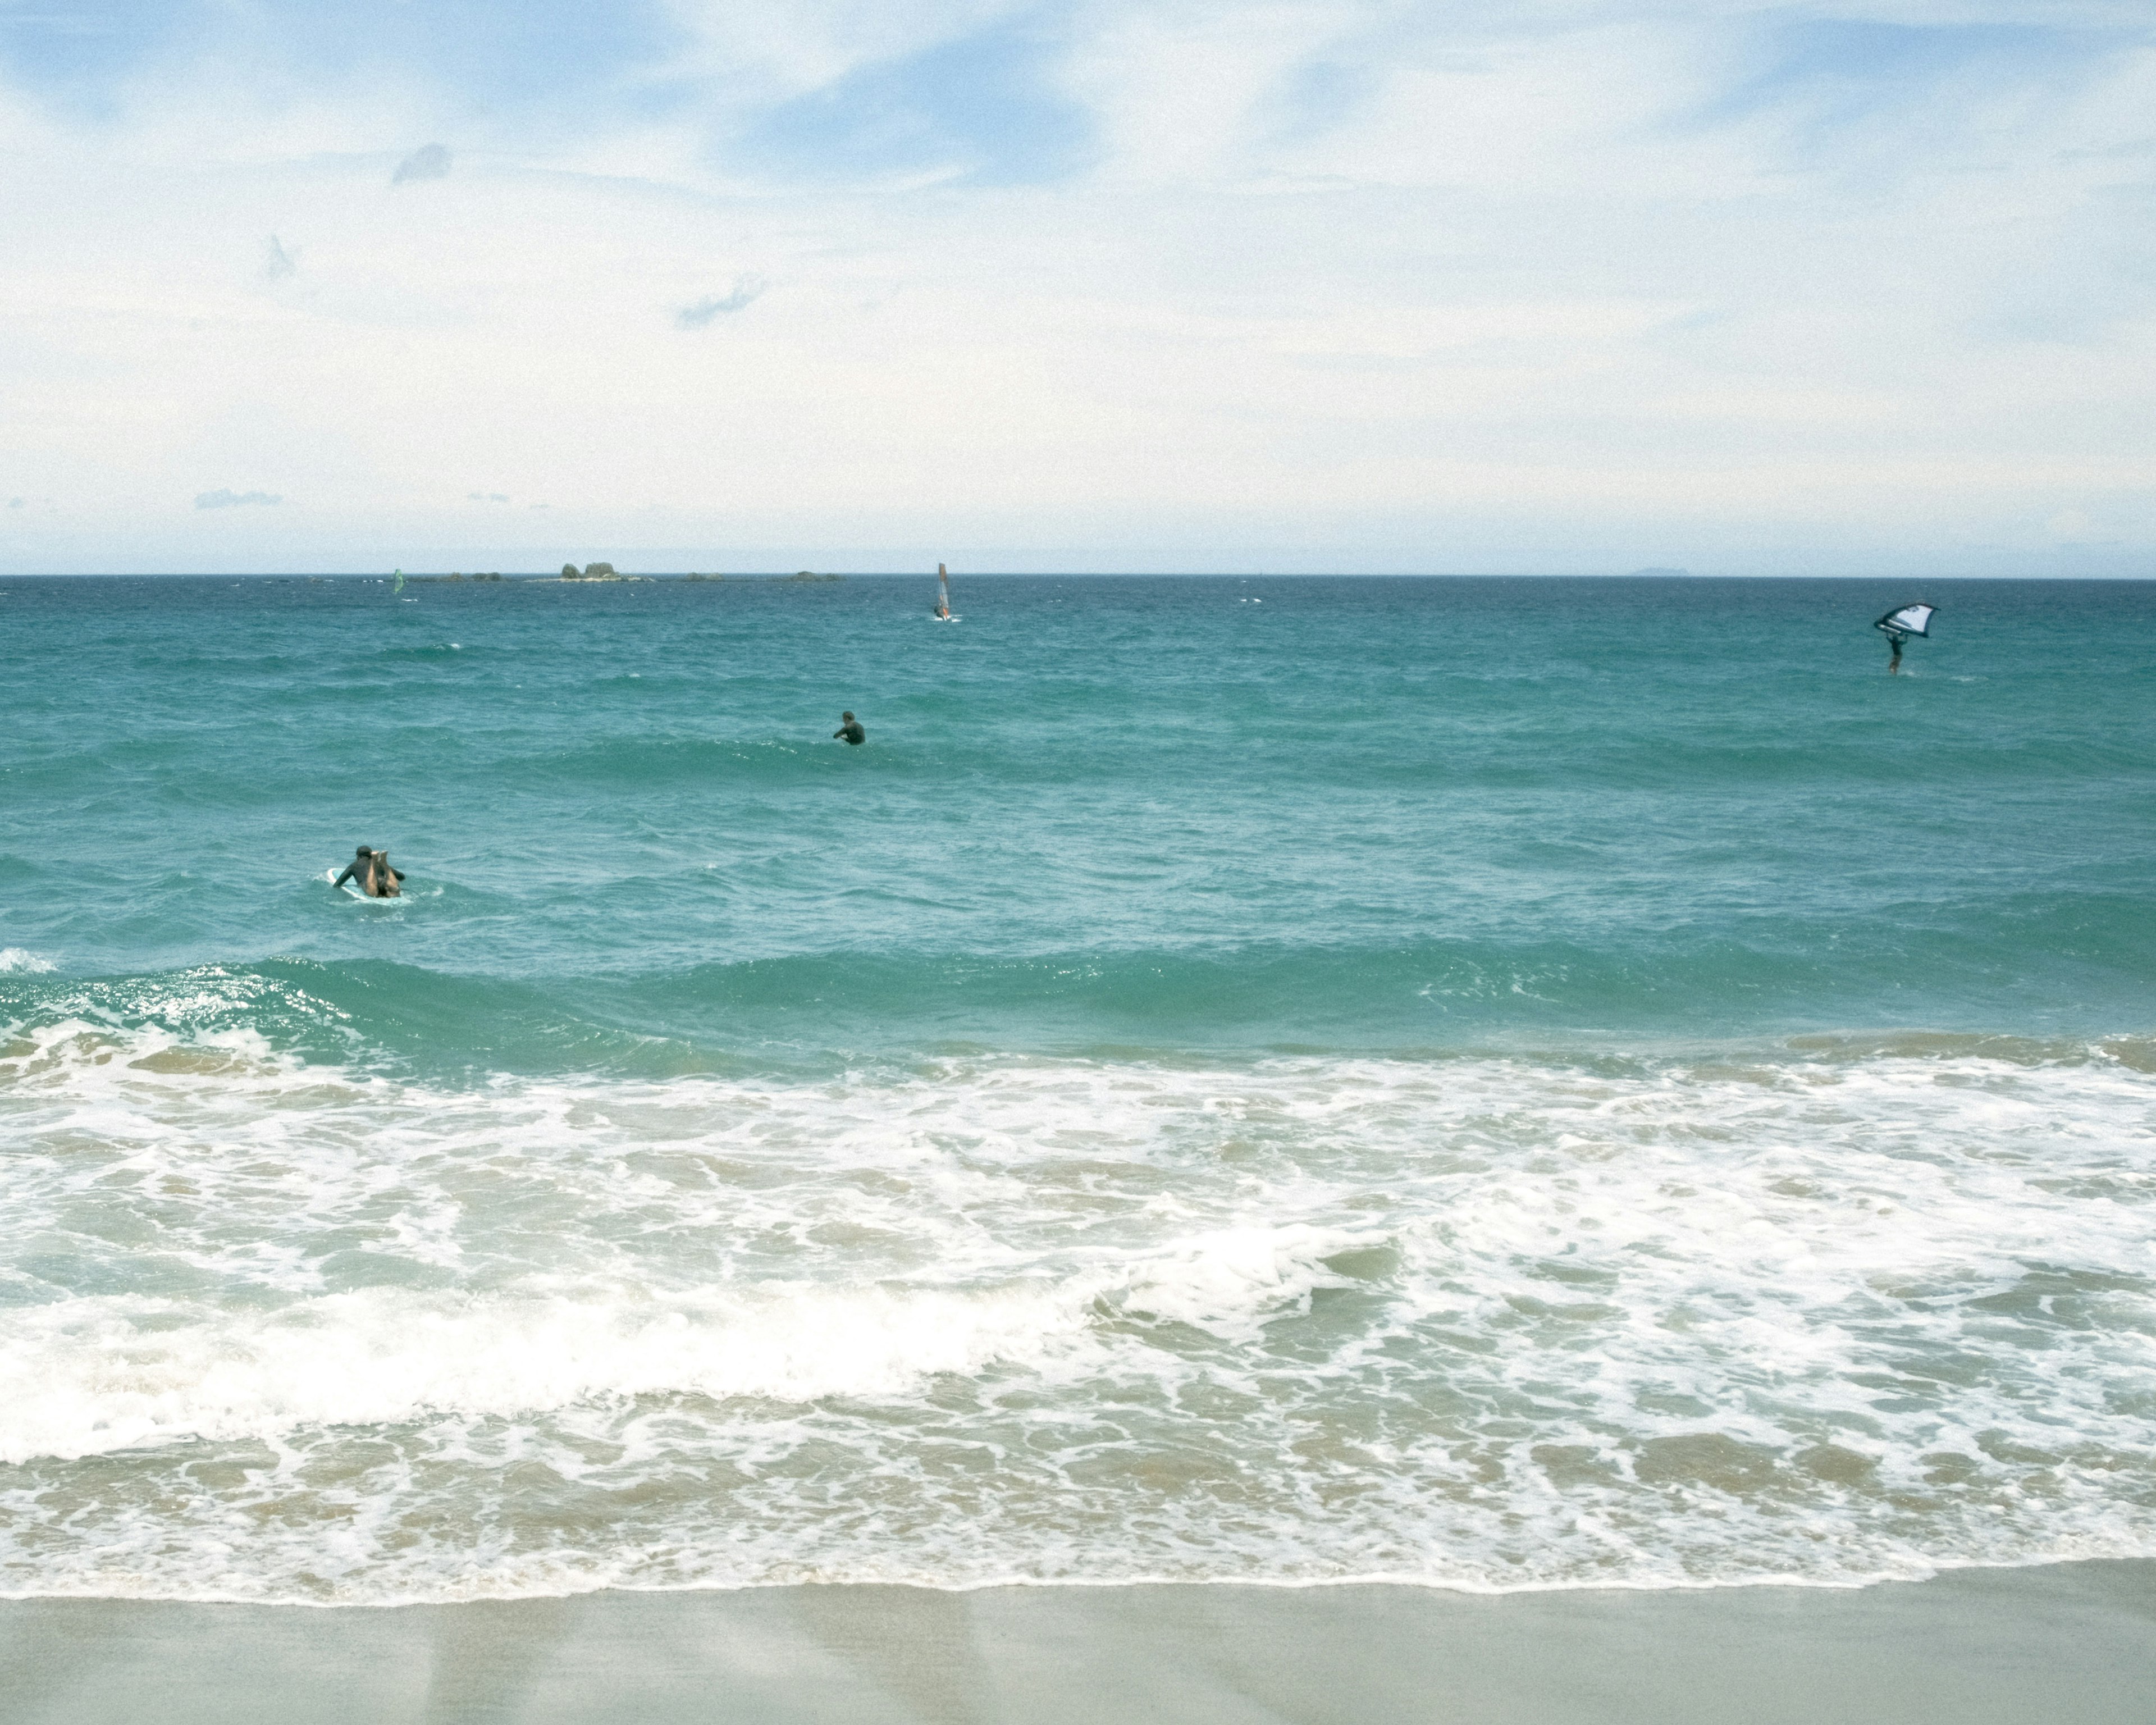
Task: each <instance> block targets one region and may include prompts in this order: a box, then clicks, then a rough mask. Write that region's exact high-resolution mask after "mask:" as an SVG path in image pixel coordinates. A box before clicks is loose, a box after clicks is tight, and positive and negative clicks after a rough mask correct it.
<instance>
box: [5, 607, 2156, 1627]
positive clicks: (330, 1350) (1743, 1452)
mask: <svg viewBox="0 0 2156 1725" xmlns="http://www.w3.org/2000/svg"><path fill="white" fill-rule="evenodd" d="M930 596H931V590H930V588H928V587H927V586H926V585H924V584H923V583H920V582H917V581H913V582H906V581H900V580H896V579H856V580H852V581H848V582H845V583H830V584H821V583H819V584H814V585H808V584H792V583H776V584H761V583H759V584H750V583H696V584H688V583H624V584H621V585H617V586H610V587H603V588H589V587H583V586H570V585H564V584H561V583H507V582H506V583H500V584H495V583H486V584H484V585H472V584H468V583H467V584H459V585H449V584H434V583H413V584H411V585H408V586H407V587H406V588H405V589H404V591H403V593H401V594H399V593H397V592H395V591H394V590H393V588H391V587H390V586H389V585H388V584H387V583H377V582H372V581H358V580H341V581H327V582H310V581H305V580H293V581H285V582H277V581H248V582H244V583H232V582H228V581H196V580H179V579H172V580H163V581H133V580H130V581H120V580H114V581H87V580H85V581H68V582H59V581H54V582H33V581H21V580H13V581H0V721H4V722H0V1214H3V1215H4V1216H5V1217H6V1219H7V1221H8V1226H7V1228H6V1229H5V1230H0V1591H4V1592H8V1593H13V1594H52V1593H80V1594H153V1595H163V1596H172V1597H218V1598H250V1599H312V1600H341V1599H348V1600H368V1601H388V1600H395V1599H441V1598H454V1597H467V1596H472V1595H483V1594H491V1595H515V1594H531V1593H548V1592H558V1591H562V1590H565V1589H580V1588H588V1587H594V1586H603V1585H609V1584H619V1585H629V1586H642V1587H665V1586H681V1585H736V1584H752V1583H757V1582H768V1581H778V1580H792V1579H810V1578H825V1579H896V1580H911V1581H918V1582H925V1583H929V1584H942V1585H963V1584H973V1583H979V1582H986V1581H994V1580H1004V1579H1014V1578H1017V1579H1098V1580H1109V1579H1133V1578H1138V1577H1172V1578H1180V1579H1271V1580H1281V1581H1312V1580H1327V1579H1342V1578H1347V1577H1370V1576H1381V1577H1390V1578H1395V1579H1403V1580H1417V1581H1424V1582H1429V1583H1435V1584H1450V1585H1458V1586H1468V1587H1477V1588H1508V1587H1522V1586H1527V1587H1536V1586H1562V1585H1573V1584H1583V1583H1594V1584H1613V1583H1614V1584H1633V1585H1642V1586H1666V1585H1676V1584H1714V1583H1733V1582H1741V1581H1747V1580H1757V1579H1769V1578H1788V1579H1805V1580H1814V1581H1820V1582H1848V1581H1853V1580H1857V1579H1865V1578H1868V1577H1874V1576H1880V1575H1889V1574H1897V1575H1909V1574H1926V1573H1928V1572H1929V1571H1931V1570H1933V1569H1935V1568H1938V1567H1940V1566H1942V1565H1951V1564H1958V1563H2000V1562H2005V1563H2020V1562H2034V1561H2043V1560H2046V1559H2049V1558H2061V1557H2071V1556H2082V1555H2112V1556H2119V1555H2143V1556H2147V1555H2156V1230H2152V1222H2156V1203H2152V1200H2156V1011H2152V1009H2151V1005H2150V1001H2151V999H2152V996H2151V992H2150V988H2149V983H2150V981H2151V978H2152V975H2156V886H2152V883H2151V879H2150V874H2149V869H2148V857H2149V856H2150V855H2151V854H2152V852H2156V844H2152V840H2156V701H2152V700H2151V696H2152V695H2156V588H2152V587H2150V586H2148V585H2143V584H2107V585H2097V584H2091V585H2078V584H2064V583H2026V584H2023V583H1953V582H1941V583H1936V584H1934V585H1933V588H1932V589H1931V590H1930V591H1929V592H1928V593H1927V594H1926V595H1925V597H1928V598H1930V599H1932V600H1933V602H1934V603H1938V605H1939V606H1940V607H1941V610H1940V615H1939V617H1938V621H1937V623H1936V624H1935V626H1934V627H1935V634H1934V637H1933V639H1930V640H1925V641H1918V642H1917V643H1914V644H1912V646H1911V648H1910V649H1909V659H1908V663H1909V665H1910V667H1911V669H1910V671H1909V674H1907V675H1903V676H1902V677H1899V678H1894V679H1889V678H1888V677H1886V675H1884V662H1885V653H1884V649H1883V644H1882V643H1881V641H1880V640H1879V639H1878V637H1877V636H1876V635H1875V634H1871V632H1870V631H1869V630H1868V629H1867V627H1866V625H1867V624H1868V623H1869V621H1870V619H1871V617H1873V616H1876V615H1877V614H1879V613H1880V612H1881V610H1883V609H1885V608H1886V606H1887V605H1888V604H1890V603H1897V602H1898V601H1900V600H1902V599H1904V598H1912V597H1915V596H1916V595H1915V594H1914V593H1913V592H1912V591H1905V590H1904V589H1902V588H1899V587H1896V588H1883V587H1878V586H1875V585H1873V584H1871V583H1861V582H1851V583H1835V582H1808V583H1728V584H1722V583H1691V582H1666V583H1663V582H1651V581H1638V582H1621V583H1620V582H1609V583H1593V582H1570V581H1546V582H1505V581H1490V582H1459V581H1425V582H1411V581H1370V582H1352V581H1291V580H1256V579H1254V580H1251V581H1248V582H1242V581H1238V580H1234V579H1226V578H1220V579H1204V580H1187V581H1172V580H1154V581H1127V580H1121V579H1106V578H1071V579H1067V580H1046V579H1041V580H1034V579H1024V580H1021V579H1015V578H1013V579H982V580H978V581H975V582H973V583H963V582H962V583H960V584H959V593H958V605H957V608H958V610H959V611H960V613H961V615H962V621H961V622H959V623H957V624H951V625H941V624H936V623H933V622H932V621H931V620H930V619H928V617H927V607H928V604H929V603H930ZM842 707H850V708H853V709H855V710H856V711H859V712H860V715H861V716H862V718H863V719H864V720H865V721H866V723H867V725H868V727H869V732H870V742H869V744H868V746H867V747H864V748H860V749H855V750H850V749H847V748H845V747H844V746H843V745H841V744H839V743H837V742H832V741H830V740H829V733H830V732H831V731H833V730H834V729H835V728H836V726H837V724H838V715H839V710H840V709H841V708H842ZM359 842H367V843H372V844H376V845H386V846H388V848H389V849H390V850H392V852H393V855H394V858H395V860H397V862H398V865H399V866H400V867H402V868H403V869H404V870H407V871H408V875H409V879H408V883H407V896H405V897H404V898H403V899H402V900H401V901H395V902H392V903H367V902H360V901H355V900H352V899H350V898H347V897H345V896H341V895H338V894H336V893H334V892H332V891H331V887H330V886H329V884H328V875H329V873H330V872H331V870H334V869H335V868H337V867H341V865H342V864H343V862H344V860H346V858H347V857H348V856H349V855H350V854H351V851H352V846H353V845H354V844H356V843H359Z"/></svg>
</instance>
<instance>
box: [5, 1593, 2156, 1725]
mask: <svg viewBox="0 0 2156 1725" xmlns="http://www.w3.org/2000/svg"><path fill="white" fill-rule="evenodd" d="M0 1693H4V1695H5V1696H6V1697H7V1700H6V1702H5V1703H4V1713H5V1717H6V1718H7V1719H8V1721H9V1725H105V1722H107V1721H119V1720H123V1719H138V1718H143V1717H154V1718H156V1719H158V1720H160V1721H163V1722H167V1725H178V1722H183V1721H194V1720H203V1721H209V1720H216V1721H219V1722H224V1725H239V1722H253V1721H258V1720H259V1721H263V1722H271V1721H275V1722H277V1725H285V1722H288V1721H292V1720H306V1721H311V1722H317V1725H328V1722H334V1721H345V1720H351V1721H361V1720H366V1721H384V1720H426V1721H441V1722H452V1721H454V1722H458V1725H465V1722H482V1721H484V1722H495V1721H500V1722H504V1725H506V1722H511V1721H515V1722H519V1725H522V1722H533V1725H536V1722H542V1721H545V1722H550V1725H553V1722H560V1725H567V1722H581V1721H593V1722H598V1721H624V1720H637V1721H649V1722H662V1721H674V1720H683V1721H686V1720H709V1719H726V1720H729V1721H756V1722H764V1721H768V1722H773V1725H781V1722H793V1721H811V1720H814V1721H824V1720H846V1721H855V1722H868V1721H879V1722H880V1721H890V1722H893V1725H896V1722H916V1721H919V1722H937V1725H944V1722H950V1725H972V1722H986V1721H996V1722H1014V1725H1015V1722H1029V1725H1030V1722H1041V1725H1050V1722H1053V1725H1065V1722H1070V1725H1076V1722H1081V1721H1083V1722H1095V1721H1098V1722H1120V1721H1137V1720H1162V1721H1168V1720H1173V1721H1179V1722H1189V1725H1215V1722H1217V1725H1230V1722H1233V1725H1245V1722H1250V1725H1255V1722H1259V1721H1269V1720H1296V1721H1308V1722H1312V1725H1317V1722H1334V1721H1337V1722H1341V1725H1348V1722H1370V1721H1379V1720H1430V1721H1453V1720H1459V1721H1476V1722H1478V1725H1589V1722H1593V1725H1621V1722H1629V1721H1634V1720H1637V1721H1640V1722H1642V1725H1645V1722H1650V1721H1653V1722H1659V1725H1675V1722H1691V1721H1697V1722H1700V1725H1708V1722H1716V1725H1719V1722H1727V1721H1738V1720H1742V1721H1746V1722H1749V1725H1777V1722H1783V1721H1787V1722H1790V1725H1797V1722H1804V1725H1820V1722H1827V1721H1840V1720H1848V1721H1859V1720H1862V1721H1868V1722H1879V1725H1929V1722H1933V1721H1938V1722H1941V1725H1947V1722H1952V1725H1984V1722H1988V1721H1994V1720H1995V1721H2000V1722H2005V1721H2016V1722H2022V1721H2035V1720H2046V1719H2048V1720H2087V1721H2095V1720H2107V1719H2108V1720H2120V1721H2123V1720H2127V1719H2131V1718H2134V1717H2145V1714H2146V1710H2147V1707H2148V1697H2149V1696H2150V1695H2151V1694H2152V1693H2156V1564H2151V1563H2071V1564H2059V1565H2053V1566H2050V1567H2046V1568H2021V1569H2004V1570H2000V1569H1994V1570H1963V1571H1959V1572H1956V1573H1953V1574H1948V1575H1945V1576H1943V1577H1940V1578H1939V1579H1935V1580H1933V1581H1928V1582H1922V1583H1907V1584H1885V1585H1881V1586H1878V1587H1872V1588H1867V1589H1859V1590H1833V1589H1805V1588H1772V1587H1766V1588H1748V1589H1717V1590H1712V1591H1703V1592H1696V1593H1646V1592H1622V1593H1620V1592H1577V1593H1543V1594H1512V1595H1505V1596H1498V1597H1475V1596H1469V1595H1463V1594H1453V1593H1445V1592H1440V1591H1435V1590H1432V1589H1422V1588H1411V1587H1393V1586H1352V1587H1335V1588H1317V1589H1283V1588H1264V1587H1240V1586H1199V1587H1112V1588H1111V1587H1103V1588H1054V1587H1038V1588H993V1589H983V1590H980V1591H977V1592H971V1593H939V1592H932V1591H926V1590H921V1589H911V1588H885V1587H793V1588H767V1589H747V1590H743V1591H739V1592H727V1593H675V1594H621V1593H608V1594H590V1595H587V1596H584V1597H581V1598H576V1599H545V1600H524V1601H517V1602H514V1603H500V1604H494V1603H483V1604H464V1605H447V1606H404V1607H393V1608H387V1609H364V1608H350V1607H346V1608H333V1609H314V1608H308V1607H290V1606H242V1605H197V1604H155V1603H140V1604H138V1603H131V1602H126V1601H115V1600H30V1601H16V1602H12V1603H8V1604H4V1605H0Z"/></svg>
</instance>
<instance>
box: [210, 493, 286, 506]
mask: <svg viewBox="0 0 2156 1725" xmlns="http://www.w3.org/2000/svg"><path fill="white" fill-rule="evenodd" d="M283 501H285V499H284V497H283V495H281V494H280V493H278V492H275V491H231V490H215V491H198V492H197V493H196V494H195V507H196V508H197V509H245V508H247V507H249V506H253V505H259V504H269V503H282V502H283Z"/></svg>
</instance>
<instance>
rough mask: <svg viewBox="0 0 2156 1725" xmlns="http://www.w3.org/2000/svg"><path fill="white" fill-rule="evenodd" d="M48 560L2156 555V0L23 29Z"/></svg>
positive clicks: (1854, 567) (1, 223)
mask: <svg viewBox="0 0 2156 1725" xmlns="http://www.w3.org/2000/svg"><path fill="white" fill-rule="evenodd" d="M0 149H4V152H5V159H6V161H7V162H8V165H9V172H8V173H7V174H6V175H5V176H0V232H4V233H5V234H7V235H8V239H7V241H6V243H5V244H0V307H4V311H0V572H17V573H28V572H93V571H111V572H160V571H176V572H177V571H201V572H213V571H231V572H250V571H252V572H269V571H285V572H330V571H355V572H357V571H365V570H372V569H376V568H380V569H382V570H384V571H386V570H388V569H389V568H391V567H403V568H404V569H406V570H408V571H410V570H419V569H434V568H439V569H449V568H459V569H464V570H477V569H501V570H504V571H517V570H537V569H547V568H552V567H557V566H558V565H559V564H560V563H562V562H565V561H574V562H580V563H581V562H588V561H590V560H592V559H593V558H604V559H606V560H608V561H610V562H613V563H615V564H616V565H617V566H619V567H622V568H624V569H644V570H652V571H660V570H675V571H678V570H689V569H702V570H713V571H719V570H737V569H738V570H749V569H793V568H803V567H807V568H819V569H912V568H922V567H932V566H933V565H934V563H936V562H938V561H942V562H949V563H950V564H951V566H952V569H953V571H954V572H958V571H961V570H973V571H986V570H1013V571H1021V570H1100V571H1147V570H1159V571H1178V570H1187V571H1210V570H1223V571H1226V570H1236V571H1258V570H1264V571H1270V572H1290V571H1306V572H1322V571H1366V572H1625V571H1627V570H1630V569H1633V568H1638V567H1677V568H1686V569H1690V570H1692V571H1694V572H1699V573H1731V574H1740V573H1786V574H1810V573H1817V574H1843V573H1874V572H1876V573H1888V572H1911V573H1927V574H1941V575H1946V574H1998V575H2143V576H2156V0H2132V3H2126V0H1882V3H1863V0H1847V3H1842V4H1834V5H1819V6H1815V5H1774V4H1742V3H1722V0H1690V3H1688V0H1666V3H1660V4H1653V3H1639V0H1509V3H1508V0H1493V3H1488V4H1481V5H1455V4H1441V3H1435V0H1425V3H1421V4H1400V3H1389V0H1306V3H1296V0H1286V3H1279V4H1267V3H1253V4H1220V3H1212V0H1152V3H1147V4H1133V3H1124V0H1096V3H1062V4H1058V3H1045V4H1038V5H1013V4H1005V3H1001V0H919V3H911V4H909V3H906V0H880V3H877V4H865V3H855V0H798V3H788V0H776V3H757V0H733V3H720V0H611V3H608V4H594V3H589V0H585V3H573V4H572V3H570V0H519V3H516V4H510V3H506V0H316V3H313V4H298V3H290V0H0Z"/></svg>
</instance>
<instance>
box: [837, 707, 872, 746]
mask: <svg viewBox="0 0 2156 1725" xmlns="http://www.w3.org/2000/svg"><path fill="white" fill-rule="evenodd" d="M839 718H841V719H842V720H844V721H845V722H844V723H843V724H841V725H840V726H839V728H838V729H837V730H836V731H834V732H832V733H831V735H832V736H834V737H844V738H845V740H846V741H847V742H850V743H855V744H860V743H864V742H867V741H868V740H869V733H868V731H867V729H866V727H865V726H863V725H862V723H861V721H860V720H859V719H857V718H855V716H853V715H852V714H851V713H840V714H839Z"/></svg>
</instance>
